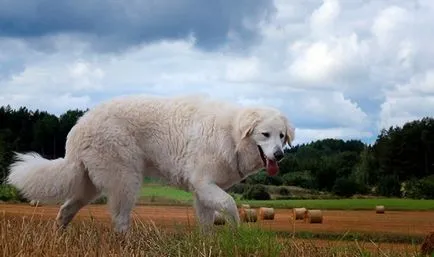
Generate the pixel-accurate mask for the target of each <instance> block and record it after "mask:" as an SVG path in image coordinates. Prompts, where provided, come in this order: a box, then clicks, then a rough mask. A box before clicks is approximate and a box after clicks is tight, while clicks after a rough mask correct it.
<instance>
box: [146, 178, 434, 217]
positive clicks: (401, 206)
mask: <svg viewBox="0 0 434 257" xmlns="http://www.w3.org/2000/svg"><path fill="white" fill-rule="evenodd" d="M192 201H193V196H192V194H191V193H189V192H185V191H183V190H180V189H176V188H174V187H171V186H163V185H158V184H149V185H145V186H144V187H143V188H142V191H141V197H140V202H141V203H142V204H143V203H144V204H145V203H152V204H158V203H160V204H173V205H186V204H191V202H192ZM236 201H237V203H238V204H241V203H248V204H250V205H251V206H252V207H255V208H257V207H261V206H268V207H273V208H294V207H300V206H303V207H306V208H309V209H322V210H372V209H373V208H375V206H376V205H385V206H386V209H387V210H396V211H398V210H400V211H405V210H413V211H417V210H419V211H426V210H434V200H413V199H399V198H373V199H327V200H323V199H321V200H319V199H315V200H268V201H259V200H241V199H240V198H239V196H237V197H236Z"/></svg>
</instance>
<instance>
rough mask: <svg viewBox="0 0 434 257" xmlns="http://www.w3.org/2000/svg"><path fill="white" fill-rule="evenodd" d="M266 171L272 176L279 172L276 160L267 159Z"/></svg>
mask: <svg viewBox="0 0 434 257" xmlns="http://www.w3.org/2000/svg"><path fill="white" fill-rule="evenodd" d="M267 172H268V175H270V176H274V175H276V174H277V172H279V166H278V165H277V162H276V161H272V160H267Z"/></svg>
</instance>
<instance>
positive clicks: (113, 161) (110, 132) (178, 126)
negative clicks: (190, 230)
mask: <svg viewBox="0 0 434 257" xmlns="http://www.w3.org/2000/svg"><path fill="white" fill-rule="evenodd" d="M262 132H268V133H270V134H271V135H270V136H269V137H264V136H263V134H262ZM282 133H283V134H284V135H285V137H284V138H281V136H282V135H281V134H282ZM293 139H294V128H293V127H292V126H291V125H290V124H289V123H288V120H287V118H286V117H285V116H284V115H283V114H282V113H280V112H279V111H278V110H275V109H272V108H259V107H257V108H247V107H240V106H236V105H233V104H229V103H225V102H222V101H217V100H212V99H209V98H207V97H204V96H196V95H193V96H180V97H167V98H164V97H149V96H128V97H121V98H116V99H113V100H111V101H108V102H105V103H103V104H100V105H99V106H97V107H95V108H94V109H92V110H90V111H88V112H87V113H86V114H85V115H83V117H81V118H80V119H79V121H78V122H77V124H76V125H75V126H74V127H73V128H72V129H71V131H70V133H69V134H68V136H67V142H66V154H65V158H59V159H56V160H47V159H44V158H42V157H41V156H39V155H37V154H35V153H27V154H17V156H16V157H17V161H16V162H15V163H13V164H12V165H11V167H10V175H9V177H8V182H9V183H10V184H12V185H14V186H15V187H17V188H18V189H19V190H20V191H21V192H22V193H23V194H24V196H25V197H27V198H29V199H34V200H40V201H42V202H53V201H55V202H58V201H65V202H64V204H63V205H62V206H61V208H60V210H59V214H58V217H57V224H58V225H59V226H62V227H66V226H67V224H68V223H69V222H70V221H71V220H72V218H73V217H74V216H75V214H76V213H77V212H78V211H79V210H80V209H81V208H82V207H83V206H85V205H86V204H88V203H89V202H90V201H92V200H93V199H95V198H96V197H98V196H99V195H100V194H101V193H103V194H105V195H107V197H108V205H109V208H110V211H111V214H112V219H113V222H114V225H115V230H116V231H119V232H125V231H127V230H128V227H129V222H130V221H129V219H130V212H131V211H132V208H133V207H134V203H135V200H136V196H137V192H138V191H139V189H140V187H141V186H142V181H143V177H144V176H151V177H158V178H163V179H166V180H167V181H168V182H170V183H172V184H173V185H176V186H179V187H182V188H184V189H185V190H189V191H191V192H193V193H194V196H195V203H194V206H195V209H196V213H197V217H198V220H199V222H200V224H202V225H203V228H206V227H207V226H210V225H211V224H212V223H213V218H214V211H222V212H226V213H228V214H229V217H230V218H231V219H230V221H233V222H234V223H235V224H237V225H238V224H239V216H238V211H237V207H236V205H235V201H234V200H233V198H232V197H231V196H230V195H229V194H227V193H226V192H225V191H224V190H225V189H227V188H229V187H230V186H232V185H233V184H235V183H238V182H240V181H241V180H242V179H244V178H246V177H247V176H249V175H251V174H253V173H255V172H257V171H258V170H259V169H260V168H262V167H263V165H264V164H263V161H262V159H261V158H260V155H259V151H258V148H257V145H260V146H261V147H262V149H263V151H264V153H265V155H267V158H270V159H272V158H273V151H276V150H279V149H280V150H281V149H282V147H283V146H284V144H285V143H290V142H291V141H292V140H293ZM240 175H241V176H240ZM234 223H233V224H234Z"/></svg>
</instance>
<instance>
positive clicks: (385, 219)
mask: <svg viewBox="0 0 434 257" xmlns="http://www.w3.org/2000/svg"><path fill="white" fill-rule="evenodd" d="M58 209H59V206H41V207H37V208H35V207H32V206H29V205H27V204H0V215H3V213H5V214H6V215H14V216H16V215H18V216H31V215H37V216H39V215H43V217H46V218H51V219H54V218H55V217H56V215H57V212H58ZM91 218H93V219H95V220H96V221H102V222H110V215H109V212H108V210H107V206H106V205H91V206H87V207H85V208H83V209H82V210H81V211H80V212H79V213H78V215H77V216H76V218H75V221H80V220H89V219H91ZM133 218H134V219H136V220H137V219H139V220H141V221H142V222H148V221H153V222H155V223H156V224H158V225H161V226H164V227H169V228H170V227H173V226H174V225H175V224H192V225H193V224H194V223H195V215H194V210H193V208H192V207H188V206H186V207H179V206H176V207H175V206H170V207H169V206H137V207H136V208H135V209H134V213H133ZM258 223H259V224H260V225H261V226H262V227H263V228H265V229H270V230H274V231H287V232H294V231H309V232H338V233H342V234H344V233H345V232H371V233H372V232H378V233H387V234H394V233H396V234H399V235H421V236H424V235H426V234H428V233H429V232H431V231H433V230H434V212H428V211H421V212H417V211H402V212H400V211H386V213H385V214H376V213H375V211H327V210H325V211H323V223H322V224H306V223H304V222H303V221H302V220H297V221H295V222H294V221H293V216H292V210H291V209H276V213H275V219H274V220H266V221H263V220H258ZM299 241H303V240H302V239H300V240H299ZM308 241H309V242H310V243H311V242H312V240H308ZM315 243H316V244H319V245H324V246H328V245H336V244H340V243H339V242H336V241H335V242H332V241H328V240H315ZM353 243H354V242H353ZM360 244H361V247H362V248H365V247H368V248H375V247H376V246H375V245H374V244H372V243H360ZM381 245H382V248H383V247H387V248H399V249H404V248H406V249H407V250H409V249H410V250H414V246H411V245H408V244H384V243H383V244H381Z"/></svg>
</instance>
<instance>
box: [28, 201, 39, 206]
mask: <svg viewBox="0 0 434 257" xmlns="http://www.w3.org/2000/svg"><path fill="white" fill-rule="evenodd" d="M29 204H30V206H41V204H40V203H39V201H36V200H31V201H30V203H29Z"/></svg>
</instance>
